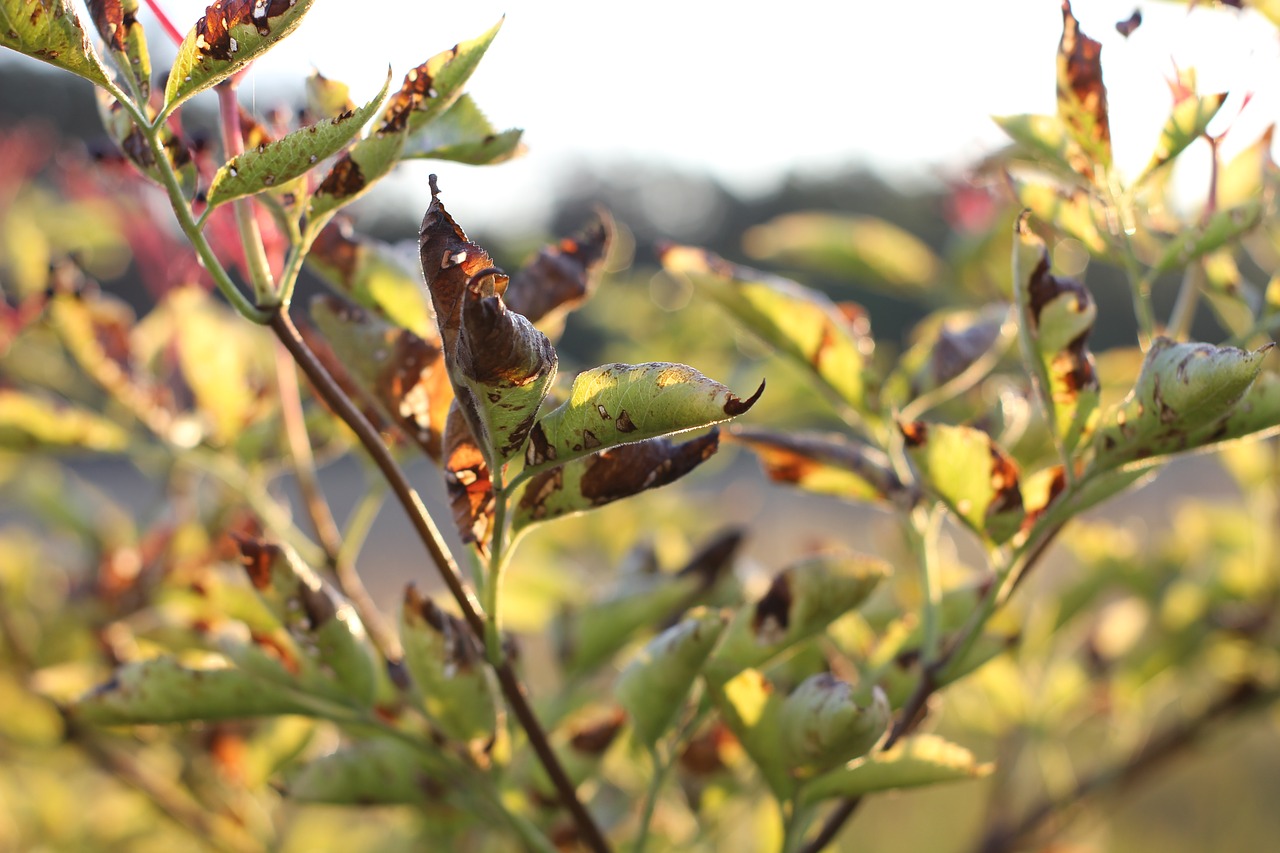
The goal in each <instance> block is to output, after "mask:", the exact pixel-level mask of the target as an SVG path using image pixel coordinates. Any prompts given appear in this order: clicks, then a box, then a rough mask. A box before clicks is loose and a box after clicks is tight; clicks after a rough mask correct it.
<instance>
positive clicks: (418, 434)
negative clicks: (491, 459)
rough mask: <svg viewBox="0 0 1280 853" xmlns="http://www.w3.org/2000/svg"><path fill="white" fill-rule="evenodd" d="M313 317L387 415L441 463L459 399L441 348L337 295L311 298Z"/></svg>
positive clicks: (333, 348) (350, 371) (340, 358)
mask: <svg viewBox="0 0 1280 853" xmlns="http://www.w3.org/2000/svg"><path fill="white" fill-rule="evenodd" d="M311 319H312V321H313V322H314V323H315V324H316V327H317V328H318V329H319V330H320V332H321V333H322V334H323V335H324V336H325V339H326V341H327V342H328V344H329V346H330V348H331V349H332V350H333V353H334V355H335V356H336V357H337V359H338V361H339V362H340V363H341V364H342V366H343V367H344V368H345V370H346V372H347V374H348V375H349V376H350V377H351V378H352V379H353V380H354V381H355V382H357V383H359V384H360V385H361V386H362V387H363V389H364V390H365V391H366V392H368V394H369V395H371V396H372V398H373V400H374V401H375V402H376V403H377V404H378V406H379V407H381V409H382V413H383V415H384V417H386V418H387V419H389V420H390V421H392V422H393V423H395V424H398V425H399V426H400V427H401V428H402V429H403V430H404V432H405V434H406V435H408V436H409V437H410V438H411V439H413V440H414V441H415V442H417V444H418V446H419V447H421V448H422V449H423V451H424V452H425V453H426V454H427V455H428V456H430V457H431V458H432V459H435V460H437V461H438V460H439V459H440V458H441V454H442V447H443V441H444V428H445V421H446V419H447V417H448V414H449V406H450V405H451V404H452V402H453V399H454V398H453V384H452V383H451V381H450V379H449V375H448V371H447V370H446V369H445V366H444V359H443V357H442V353H441V352H440V348H439V347H437V346H435V345H433V344H431V343H430V342H428V341H425V340H423V339H422V338H420V337H418V336H417V335H415V334H414V333H413V332H410V331H407V330H406V329H403V328H400V327H399V326H394V325H392V324H390V323H388V322H386V321H384V320H382V319H380V318H378V317H376V316H374V315H372V314H370V313H368V312H366V311H363V310H361V309H359V308H355V307H353V306H350V305H347V304H346V303H344V302H342V301H341V300H339V299H336V298H333V297H327V296H319V297H316V298H315V299H314V300H312V303H311Z"/></svg>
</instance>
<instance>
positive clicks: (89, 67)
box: [0, 0, 110, 86]
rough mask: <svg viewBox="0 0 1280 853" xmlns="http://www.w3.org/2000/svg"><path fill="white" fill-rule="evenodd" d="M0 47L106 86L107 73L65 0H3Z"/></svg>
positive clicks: (108, 76)
mask: <svg viewBox="0 0 1280 853" xmlns="http://www.w3.org/2000/svg"><path fill="white" fill-rule="evenodd" d="M0 21H2V22H3V23H0V47H7V48H9V49H10V50H16V51H17V52H18V53H21V54H24V55H26V56H30V57H32V58H33V59H38V60H40V61H41V62H47V63H49V64H50V65H55V66H57V67H58V68H61V69H63V70H66V71H70V72H71V73H73V74H78V75H80V76H81V77H83V78H85V79H86V80H90V81H92V82H93V83H95V84H97V85H100V86H101V85H106V83H107V81H108V79H109V78H110V74H109V73H108V72H107V69H106V68H105V67H104V66H103V65H102V61H101V60H100V59H99V58H98V54H97V52H96V51H94V49H93V45H91V44H90V43H89V37H88V36H87V35H86V33H85V31H84V28H83V27H82V26H80V19H79V18H78V17H76V12H75V8H74V6H73V5H72V4H71V3H70V2H68V0H4V2H3V4H0Z"/></svg>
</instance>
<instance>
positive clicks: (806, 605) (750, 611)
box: [706, 551, 891, 683]
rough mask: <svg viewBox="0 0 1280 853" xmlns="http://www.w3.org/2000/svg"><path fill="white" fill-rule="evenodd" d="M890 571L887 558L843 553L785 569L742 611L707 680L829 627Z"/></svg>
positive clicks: (754, 664) (728, 675)
mask: <svg viewBox="0 0 1280 853" xmlns="http://www.w3.org/2000/svg"><path fill="white" fill-rule="evenodd" d="M890 573H891V569H890V566H889V564H888V563H886V562H884V561H883V560H878V559H876V558H874V557H868V556H865V555H862V554H853V553H849V552H841V551H835V552H831V553H826V554H818V555H816V556H813V557H810V558H807V559H805V560H801V561H800V562H798V563H796V564H794V565H792V566H790V567H789V568H786V569H783V570H782V571H781V572H779V573H778V574H777V575H776V576H775V577H774V579H773V582H772V583H771V584H770V585H769V590H768V592H766V593H765V594H764V596H762V597H761V598H760V600H759V601H757V602H756V603H755V604H754V605H746V606H744V607H741V608H739V609H738V612H737V613H736V614H735V615H734V618H733V622H732V623H731V624H730V625H729V628H728V630H727V631H726V632H725V636H724V640H723V641H722V642H721V644H720V647H719V648H718V649H716V653H715V655H714V656H713V657H712V658H711V660H710V661H708V662H707V667H706V675H707V679H708V681H711V682H720V683H723V682H725V681H727V680H728V679H730V678H732V677H733V676H735V675H737V674H738V673H739V672H741V671H742V670H743V669H746V668H748V667H757V666H761V665H763V664H765V663H766V662H768V661H769V660H771V659H773V658H774V657H776V656H778V655H779V654H781V653H782V652H784V651H787V650H789V649H792V648H794V647H795V646H796V645H797V644H798V643H800V642H801V641H803V640H807V639H808V638H810V637H813V636H815V635H817V634H818V633H820V632H821V631H824V630H826V628H827V626H828V625H830V624H831V623H832V622H834V621H835V620H836V619H838V618H840V617H841V616H843V615H844V614H845V613H848V612H849V611H851V610H854V609H855V608H857V607H859V606H861V604H862V603H863V602H864V601H866V600H867V597H868V596H870V595H871V593H872V592H873V591H874V590H875V588H876V587H877V586H878V585H879V584H880V582H881V581H882V580H884V579H885V578H886V577H888V576H889V574H890Z"/></svg>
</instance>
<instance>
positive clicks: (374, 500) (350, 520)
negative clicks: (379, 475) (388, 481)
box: [338, 483, 387, 563]
mask: <svg viewBox="0 0 1280 853" xmlns="http://www.w3.org/2000/svg"><path fill="white" fill-rule="evenodd" d="M386 498H387V490H386V489H385V488H382V487H381V486H377V485H374V484H372V483H371V484H369V487H368V488H367V489H365V493H364V494H363V495H361V496H360V500H358V501H357V502H356V505H355V507H354V508H353V509H352V510H351V515H349V516H347V524H346V527H344V528H343V531H342V545H341V547H340V549H339V551H338V561H339V562H342V563H348V562H349V563H354V562H355V560H356V556H357V555H358V554H359V553H360V551H361V549H363V548H364V542H365V539H367V538H368V537H369V531H370V530H371V529H372V528H373V522H374V521H375V520H376V519H377V518H378V513H379V511H381V509H382V504H383V503H384V502H385V501H386Z"/></svg>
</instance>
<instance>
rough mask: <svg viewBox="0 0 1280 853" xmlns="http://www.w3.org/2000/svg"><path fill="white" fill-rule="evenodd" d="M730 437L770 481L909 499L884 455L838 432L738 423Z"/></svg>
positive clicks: (847, 494) (862, 496) (857, 496)
mask: <svg viewBox="0 0 1280 853" xmlns="http://www.w3.org/2000/svg"><path fill="white" fill-rule="evenodd" d="M729 437H730V438H731V439H732V440H733V441H735V442H738V443H739V444H743V445H746V446H747V447H748V448H750V450H751V451H752V452H753V453H755V455H756V456H757V457H758V458H759V459H760V464H761V466H762V467H763V468H764V471H765V474H767V475H768V477H769V479H771V480H773V481H774V482H775V483H786V484H788V485H794V486H798V487H799V488H802V489H805V490H807V491H811V492H818V493H820V494H828V495H834V496H836V497H842V498H849V499H853V500H872V501H890V502H894V503H901V504H903V505H906V506H909V505H910V504H911V503H913V502H914V495H913V494H912V493H911V492H912V490H911V489H909V488H908V487H907V486H905V485H904V484H903V483H902V481H901V480H900V479H898V475H897V474H895V473H894V471H893V465H892V464H891V463H890V461H889V457H888V456H886V455H885V454H884V453H883V452H882V451H880V450H878V449H876V448H874V447H870V446H867V445H863V444H859V443H856V442H854V441H851V440H848V439H845V438H844V437H843V436H840V435H821V434H817V433H781V432H773V431H770V430H764V429H750V428H746V427H737V428H735V429H734V430H733V431H732V432H731V433H730V436H729Z"/></svg>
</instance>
